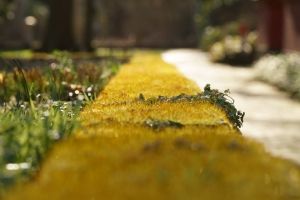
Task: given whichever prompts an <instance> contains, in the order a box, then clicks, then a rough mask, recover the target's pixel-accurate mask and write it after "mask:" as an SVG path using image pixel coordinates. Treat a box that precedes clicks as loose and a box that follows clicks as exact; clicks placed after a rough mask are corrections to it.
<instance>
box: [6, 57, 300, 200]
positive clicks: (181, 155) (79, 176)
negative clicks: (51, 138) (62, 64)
mask: <svg viewBox="0 0 300 200" xmlns="http://www.w3.org/2000/svg"><path fill="white" fill-rule="evenodd" d="M198 92H199V88H198V87H197V86H196V85H195V84H194V83H193V82H191V81H189V80H187V79H186V78H184V77H183V76H182V75H181V74H180V73H179V72H178V71H176V69H175V68H174V67H173V66H170V65H168V64H166V63H164V62H163V61H162V60H161V59H160V55H159V54H158V53H149V52H144V53H141V52H140V53H137V54H136V55H135V56H134V58H133V59H132V61H131V63H129V64H127V65H125V66H124V67H123V68H122V69H121V70H120V72H119V74H118V75H117V76H116V77H115V78H114V79H113V80H112V81H111V82H110V83H109V84H108V86H107V87H106V88H105V90H104V91H103V92H102V93H101V95H100V96H99V98H98V99H97V100H96V101H95V102H94V103H93V104H91V105H89V106H87V107H86V109H85V110H84V111H83V112H82V114H81V120H82V127H81V129H80V130H78V131H77V133H76V134H75V136H73V137H72V138H70V139H68V140H66V141H63V142H61V143H59V144H58V145H56V146H55V147H54V149H53V150H52V151H51V152H50V154H49V156H48V158H47V159H46V161H45V162H44V163H43V166H42V168H41V170H40V172H39V174H38V175H37V176H36V177H35V178H34V180H33V181H32V182H30V183H28V184H25V185H24V184H23V185H20V186H17V187H16V188H13V189H12V191H11V192H10V193H9V194H8V195H7V199H30V200H31V199H38V200H42V199H49V200H54V199H80V200H81V199H104V200H106V199H122V200H123V199H189V200H191V199H222V200H223V199H243V200H244V199H249V200H250V199H251V200H253V199H300V168H299V166H296V165H294V164H292V163H290V162H288V161H285V160H281V159H277V158H273V157H272V156H270V155H269V154H267V153H266V152H265V151H264V149H263V148H262V147H261V146H260V145H259V144H256V143H255V142H253V141H250V140H247V139H245V138H244V137H243V136H241V135H240V134H239V132H238V131H237V130H236V129H234V128H233V126H232V125H231V123H230V122H229V121H228V119H227V117H226V114H225V113H224V112H223V111H222V110H221V109H219V108H218V107H216V106H214V105H212V104H209V103H205V102H201V101H195V102H189V101H175V102H155V101H154V102H153V103H149V101H144V100H143V99H148V100H149V99H150V100H151V99H153V98H155V97H158V96H159V95H163V96H175V95H178V94H181V93H186V94H196V93H198ZM169 120H171V121H172V122H176V123H178V124H180V126H176V125H175V126H170V127H168V126H167V127H162V128H158V129H157V128H153V127H152V128H151V127H150V126H151V123H150V124H149V123H148V126H147V125H145V122H149V121H150V122H151V121H152V122H155V121H160V122H168V121H169ZM182 125H183V126H182Z"/></svg>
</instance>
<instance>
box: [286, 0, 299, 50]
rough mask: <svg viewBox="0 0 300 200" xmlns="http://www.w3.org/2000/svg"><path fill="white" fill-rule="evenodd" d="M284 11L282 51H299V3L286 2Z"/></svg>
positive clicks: (296, 0)
mask: <svg viewBox="0 0 300 200" xmlns="http://www.w3.org/2000/svg"><path fill="white" fill-rule="evenodd" d="M284 11H285V12H284V13H285V14H284V18H285V27H284V30H285V32H284V50H285V51H300V1H299V0H290V1H288V2H287V3H286V4H285V7H284Z"/></svg>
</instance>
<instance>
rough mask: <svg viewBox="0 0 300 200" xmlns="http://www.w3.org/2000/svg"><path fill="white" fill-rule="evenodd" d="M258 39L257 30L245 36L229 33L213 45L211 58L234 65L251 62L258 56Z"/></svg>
mask: <svg viewBox="0 0 300 200" xmlns="http://www.w3.org/2000/svg"><path fill="white" fill-rule="evenodd" d="M256 40H257V34H256V33H255V32H250V33H249V34H248V35H246V36H245V37H242V36H239V35H227V36H225V37H224V38H223V39H222V40H220V41H218V42H216V43H214V44H213V45H212V46H211V48H210V51H209V54H210V58H211V60H212V61H214V62H222V63H228V64H232V65H248V64H251V63H252V62H253V61H254V60H255V58H256Z"/></svg>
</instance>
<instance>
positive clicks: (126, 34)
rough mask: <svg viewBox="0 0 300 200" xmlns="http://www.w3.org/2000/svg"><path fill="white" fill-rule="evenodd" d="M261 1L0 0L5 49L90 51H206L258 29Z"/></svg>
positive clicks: (1, 42)
mask: <svg viewBox="0 0 300 200" xmlns="http://www.w3.org/2000/svg"><path fill="white" fill-rule="evenodd" d="M272 2H274V1H272ZM258 4H261V3H259V2H257V1H248V0H186V1H180V0H142V1H140V0H126V1H122V0H64V1H59V0H51V1H50V0H0V48H1V49H20V48H32V49H36V50H46V51H47V50H48V51H49V50H53V49H66V50H74V51H75V50H81V51H88V50H91V49H93V48H96V47H103V46H104V47H133V46H134V47H155V48H169V47H198V46H199V44H200V46H201V45H202V46H203V48H204V49H207V48H208V46H209V45H210V42H211V40H214V39H220V37H221V35H224V34H241V35H244V34H246V33H247V32H248V31H252V30H255V29H256V28H257V19H258V18H259V17H258ZM223 26H225V27H223ZM218 28H219V29H220V30H218ZM203 35H208V38H203ZM209 37H215V38H209Z"/></svg>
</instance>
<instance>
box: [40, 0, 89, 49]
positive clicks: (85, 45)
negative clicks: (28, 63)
mask: <svg viewBox="0 0 300 200" xmlns="http://www.w3.org/2000/svg"><path fill="white" fill-rule="evenodd" d="M47 3H48V5H49V10H50V16H49V20H48V28H47V31H46V36H45V39H44V42H43V45H42V48H41V49H42V50H44V51H52V50H54V49H60V50H70V51H78V50H80V51H82V50H84V51H89V50H92V47H91V40H92V20H93V13H94V12H93V5H92V4H93V0H83V1H82V0H63V1H61V0H48V1H47ZM76 9H81V12H79V13H77V12H75V10H76ZM78 15H80V16H78ZM78 20H82V21H81V22H82V23H81V27H80V28H78V27H77V28H76V26H79V25H78ZM75 30H76V31H75ZM78 32H80V33H78Z"/></svg>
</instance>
